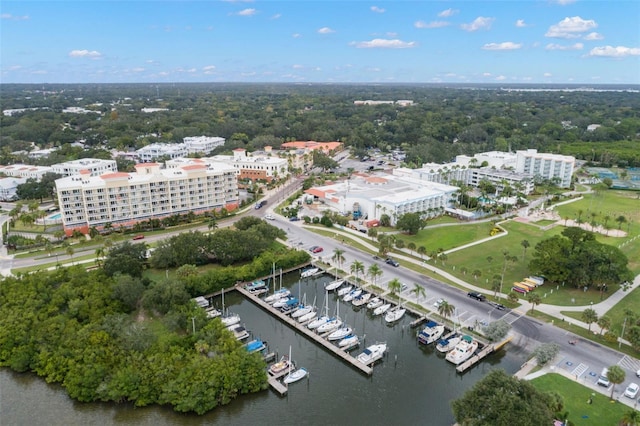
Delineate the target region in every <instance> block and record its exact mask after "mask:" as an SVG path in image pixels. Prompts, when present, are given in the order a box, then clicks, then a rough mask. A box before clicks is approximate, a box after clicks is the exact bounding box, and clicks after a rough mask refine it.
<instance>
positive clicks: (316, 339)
mask: <svg viewBox="0 0 640 426" xmlns="http://www.w3.org/2000/svg"><path fill="white" fill-rule="evenodd" d="M236 290H237V291H239V292H240V293H242V294H243V295H244V296H245V297H246V298H247V299H249V300H251V301H252V302H253V303H255V304H256V305H258V306H260V307H261V308H262V309H264V310H265V311H267V312H269V313H271V314H273V315H275V316H276V317H278V318H279V319H280V320H281V321H282V322H284V323H285V324H287V325H288V326H289V327H291V328H293V329H295V330H296V331H298V332H300V333H302V334H304V335H305V336H307V337H308V338H309V339H311V340H313V341H314V342H316V343H318V344H319V345H321V346H322V347H324V348H325V349H326V350H328V351H329V352H331V353H333V354H334V355H335V356H337V357H338V358H340V359H341V360H343V361H344V362H346V363H348V364H350V365H351V366H353V367H355V368H357V369H358V370H360V371H362V372H363V373H364V374H366V375H367V376H370V375H371V374H373V368H371V367H369V366H367V365H364V364H362V363H361V362H359V361H358V360H356V359H355V358H354V357H352V356H351V355H350V354H348V353H347V352H345V351H343V350H342V349H341V348H339V347H338V346H336V345H334V344H333V343H331V342H329V341H327V340H325V339H323V338H322V336H320V335H319V334H316V333H315V332H314V331H313V330H309V329H308V328H307V327H305V326H304V325H301V324H300V323H298V321H296V320H295V319H294V318H290V317H289V316H287V315H285V314H283V313H282V312H280V311H279V310H278V309H276V308H274V307H273V306H271V305H269V304H268V303H266V302H265V301H264V300H262V299H260V298H259V297H257V296H256V295H254V294H251V293H250V292H249V291H247V290H246V289H244V287H242V286H241V285H237V286H236Z"/></svg>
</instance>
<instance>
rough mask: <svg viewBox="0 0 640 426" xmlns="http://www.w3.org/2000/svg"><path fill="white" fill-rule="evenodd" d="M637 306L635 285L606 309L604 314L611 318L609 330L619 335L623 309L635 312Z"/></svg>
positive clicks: (639, 299)
mask: <svg viewBox="0 0 640 426" xmlns="http://www.w3.org/2000/svg"><path fill="white" fill-rule="evenodd" d="M638 306H640V287H636V288H635V289H634V290H633V291H632V292H631V293H629V294H628V295H626V296H625V298H624V299H622V300H621V301H620V302H619V303H617V304H616V305H615V306H614V307H613V308H611V309H610V310H609V311H607V313H606V315H607V316H608V317H610V318H611V324H612V325H611V331H613V332H614V333H616V334H618V335H619V334H620V333H621V332H622V324H623V323H624V317H625V315H624V312H625V310H627V309H629V310H631V311H633V312H636V313H637V312H638ZM627 325H628V324H627ZM627 330H628V328H627ZM636 356H637V355H636Z"/></svg>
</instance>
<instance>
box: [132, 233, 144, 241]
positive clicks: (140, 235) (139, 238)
mask: <svg viewBox="0 0 640 426" xmlns="http://www.w3.org/2000/svg"><path fill="white" fill-rule="evenodd" d="M133 239H134V240H143V239H144V235H142V234H138V235H136V236H135V237H133Z"/></svg>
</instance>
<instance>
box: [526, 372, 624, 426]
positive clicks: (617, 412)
mask: <svg viewBox="0 0 640 426" xmlns="http://www.w3.org/2000/svg"><path fill="white" fill-rule="evenodd" d="M531 384H532V385H534V386H535V387H536V388H537V389H539V390H542V391H545V392H551V391H554V392H557V393H559V394H560V395H562V398H563V400H564V412H568V413H569V416H568V419H569V420H570V421H572V422H573V424H575V425H576V426H582V425H587V426H595V425H603V426H609V425H610V426H615V425H617V424H618V422H619V421H620V419H622V417H623V416H624V413H625V412H626V411H629V410H631V407H628V406H626V405H624V404H621V403H619V402H615V401H614V402H610V400H609V398H608V396H605V395H602V394H601V393H599V392H592V390H591V389H589V388H587V387H585V386H582V385H581V384H579V383H576V382H574V381H572V380H569V379H567V378H566V377H564V376H561V375H560V374H555V373H554V374H545V375H544V376H541V377H538V378H535V379H533V380H531ZM618 386H622V385H618ZM592 393H595V395H593V396H592ZM589 396H592V398H593V403H592V404H588V403H587V401H588V400H589Z"/></svg>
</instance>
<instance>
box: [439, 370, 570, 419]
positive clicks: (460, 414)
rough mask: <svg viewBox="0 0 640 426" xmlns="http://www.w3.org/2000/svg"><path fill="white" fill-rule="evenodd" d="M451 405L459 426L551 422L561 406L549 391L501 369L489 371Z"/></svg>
mask: <svg viewBox="0 0 640 426" xmlns="http://www.w3.org/2000/svg"><path fill="white" fill-rule="evenodd" d="M452 405H453V415H454V417H455V419H456V421H457V422H458V423H459V424H460V425H461V426H484V425H486V426H512V425H519V426H540V425H552V424H553V420H554V413H555V412H556V411H560V409H561V407H560V409H558V407H557V403H556V401H555V399H554V398H552V397H551V395H549V394H547V393H543V392H540V391H538V390H537V389H536V388H534V387H533V385H531V384H530V383H529V382H527V381H525V380H520V379H517V378H515V377H513V376H509V375H508V374H506V373H505V372H504V371H503V370H493V371H491V372H490V373H489V374H487V375H486V376H485V377H484V378H483V379H482V380H480V381H478V382H477V383H476V384H475V385H474V386H473V387H472V388H471V389H470V390H468V391H467V392H465V393H464V395H463V396H462V398H460V399H457V400H455V401H453V404H452Z"/></svg>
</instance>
